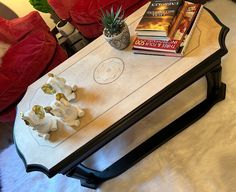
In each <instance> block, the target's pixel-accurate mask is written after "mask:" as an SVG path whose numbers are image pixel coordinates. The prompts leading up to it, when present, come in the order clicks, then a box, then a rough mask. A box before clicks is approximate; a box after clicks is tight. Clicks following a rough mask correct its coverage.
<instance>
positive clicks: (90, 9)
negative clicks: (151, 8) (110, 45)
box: [48, 0, 148, 38]
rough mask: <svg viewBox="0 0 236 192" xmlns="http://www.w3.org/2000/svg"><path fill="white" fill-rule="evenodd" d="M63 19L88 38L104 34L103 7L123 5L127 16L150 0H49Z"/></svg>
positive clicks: (104, 8)
mask: <svg viewBox="0 0 236 192" xmlns="http://www.w3.org/2000/svg"><path fill="white" fill-rule="evenodd" d="M48 2H49V4H50V5H51V6H52V8H53V9H54V11H55V12H56V13H57V15H58V16H59V17H60V18H61V19H66V20H68V21H70V22H71V23H72V24H73V25H74V26H75V27H76V28H77V29H78V30H79V31H80V32H81V33H82V35H84V36H85V37H87V38H96V37H98V36H100V35H101V34H102V25H101V22H100V16H101V9H103V10H106V9H108V10H109V9H110V8H111V7H112V6H113V7H114V8H115V9H116V8H117V7H119V6H122V9H123V10H124V12H125V16H128V15H130V14H131V13H133V12H134V11H135V10H137V9H138V8H140V7H141V6H142V5H144V4H145V3H147V2H148V0H68V1H63V0H48Z"/></svg>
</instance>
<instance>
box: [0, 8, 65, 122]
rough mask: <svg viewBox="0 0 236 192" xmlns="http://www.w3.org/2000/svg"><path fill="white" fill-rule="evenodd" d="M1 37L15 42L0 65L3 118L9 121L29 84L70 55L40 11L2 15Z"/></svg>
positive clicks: (0, 105) (0, 112) (1, 112)
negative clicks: (10, 17)
mask: <svg viewBox="0 0 236 192" xmlns="http://www.w3.org/2000/svg"><path fill="white" fill-rule="evenodd" d="M37 23H38V24H37ZM0 40H2V41H5V42H8V43H9V42H11V43H12V45H11V47H10V48H9V49H8V51H7V52H6V54H5V55H4V56H3V58H2V64H1V66H0V90H1V91H0V121H4V122H6V121H13V120H14V117H15V106H16V104H17V102H18V101H19V100H20V99H21V97H22V96H23V95H24V93H25V91H26V89H27V87H28V86H29V85H30V84H31V83H33V82H34V81H35V80H37V79H38V78H39V77H40V76H41V75H43V74H45V73H46V72H48V71H49V70H51V69H53V68H54V67H56V66H57V65H58V64H60V63H61V62H63V61H64V60H65V59H66V58H67V55H66V53H65V52H64V51H63V50H62V48H61V47H59V45H58V44H57V42H56V40H55V38H54V37H53V36H52V35H51V34H50V32H49V28H48V27H47V25H46V24H45V23H44V21H43V20H42V18H41V17H40V15H39V14H38V13H37V12H33V13H30V14H29V15H27V16H26V17H23V18H17V19H15V20H11V21H6V20H4V19H2V18H1V20H0Z"/></svg>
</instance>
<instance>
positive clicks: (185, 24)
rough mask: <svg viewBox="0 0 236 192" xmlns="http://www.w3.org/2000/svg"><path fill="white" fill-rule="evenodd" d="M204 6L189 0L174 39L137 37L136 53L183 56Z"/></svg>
mask: <svg viewBox="0 0 236 192" xmlns="http://www.w3.org/2000/svg"><path fill="white" fill-rule="evenodd" d="M202 7H203V6H201V5H200V4H193V3H189V2H188V5H187V8H186V9H185V13H184V15H183V18H182V20H181V21H180V22H179V24H178V28H177V30H176V33H175V35H174V39H173V40H168V41H162V40H149V39H140V38H138V37H137V38H136V39H135V41H134V46H133V51H134V53H141V54H150V55H161V56H183V55H184V53H185V51H186V48H187V45H188V43H189V40H190V38H191V36H192V33H193V31H194V28H195V26H196V23H197V20H198V18H199V15H200V13H201V10H202Z"/></svg>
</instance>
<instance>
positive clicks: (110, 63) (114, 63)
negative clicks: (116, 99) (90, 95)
mask: <svg viewBox="0 0 236 192" xmlns="http://www.w3.org/2000/svg"><path fill="white" fill-rule="evenodd" d="M123 71H124V62H123V60H122V59H120V58H118V57H111V58H108V59H106V60H104V61H102V62H101V63H99V64H98V66H97V67H96V69H95V70H94V74H93V77H94V80H95V81H96V82H97V83H99V84H109V83H112V82H114V81H115V80H117V79H118V78H119V77H120V76H121V74H122V72H123Z"/></svg>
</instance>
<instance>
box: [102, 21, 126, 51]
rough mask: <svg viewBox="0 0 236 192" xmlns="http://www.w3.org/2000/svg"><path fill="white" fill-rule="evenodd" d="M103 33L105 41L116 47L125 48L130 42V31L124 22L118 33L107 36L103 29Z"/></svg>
mask: <svg viewBox="0 0 236 192" xmlns="http://www.w3.org/2000/svg"><path fill="white" fill-rule="evenodd" d="M103 35H104V37H105V39H106V40H107V42H108V43H109V44H110V45H111V46H112V47H114V48H116V49H120V50H122V49H125V48H126V47H128V46H129V44H130V33H129V28H128V26H127V24H126V23H125V27H124V29H123V30H122V31H121V33H120V34H118V35H116V36H112V37H107V36H106V35H105V33H104V30H103Z"/></svg>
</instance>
